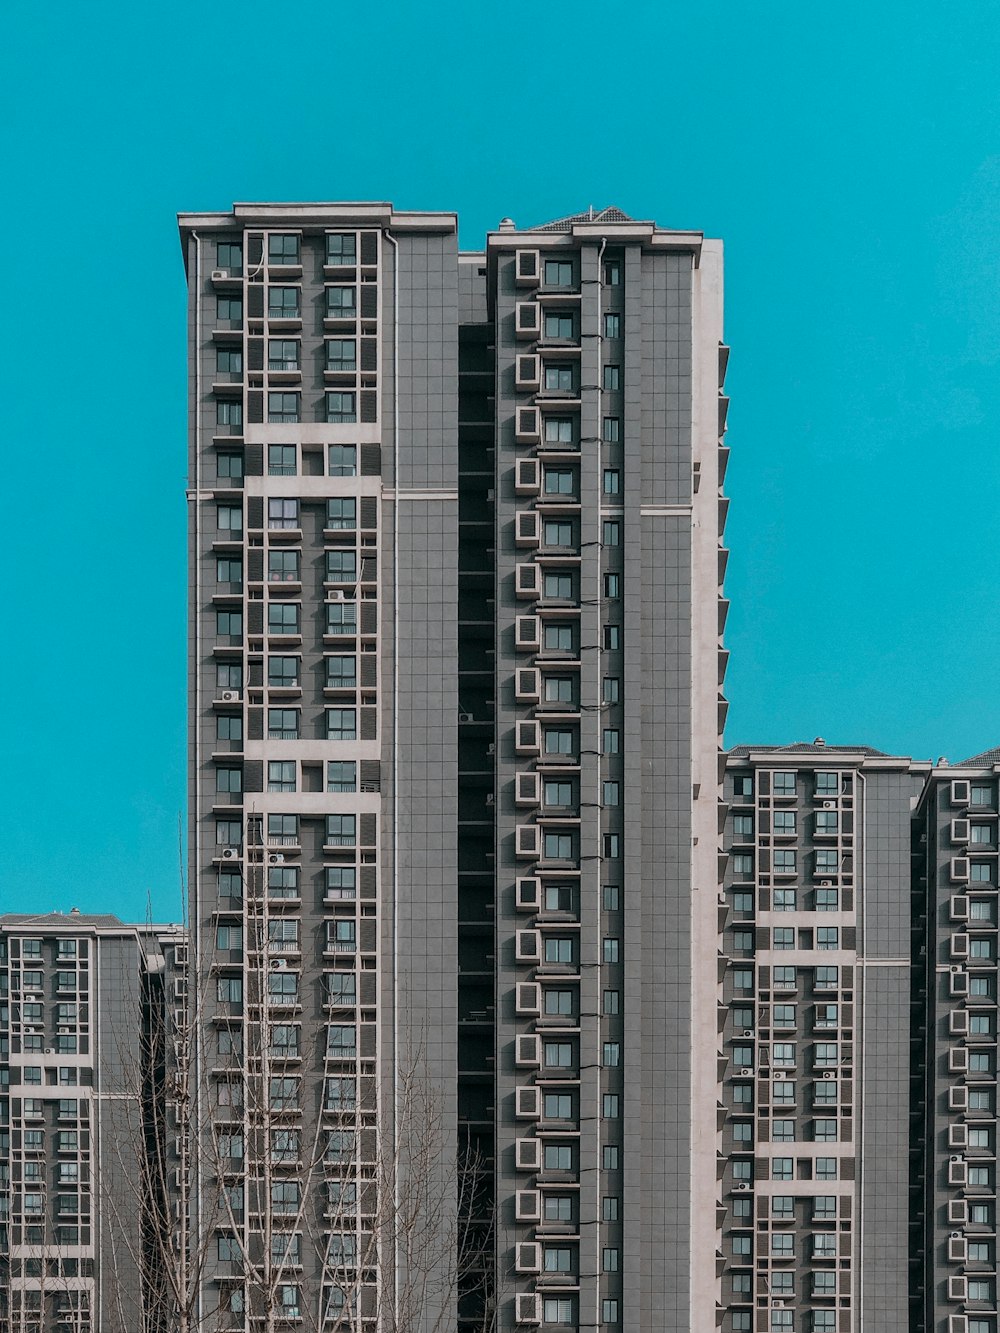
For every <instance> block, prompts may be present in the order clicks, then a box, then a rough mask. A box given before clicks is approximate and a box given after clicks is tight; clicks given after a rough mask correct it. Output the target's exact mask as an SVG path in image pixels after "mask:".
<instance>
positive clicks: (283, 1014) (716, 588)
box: [180, 204, 727, 1333]
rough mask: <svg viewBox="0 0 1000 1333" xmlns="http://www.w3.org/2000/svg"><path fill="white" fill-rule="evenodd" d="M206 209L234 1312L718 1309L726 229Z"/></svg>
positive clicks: (207, 1030)
mask: <svg viewBox="0 0 1000 1333" xmlns="http://www.w3.org/2000/svg"><path fill="white" fill-rule="evenodd" d="M180 225H181V235H182V243H183V249H184V258H185V265H186V270H187V275H188V282H189V290H190V315H189V345H190V358H191V359H190V377H191V453H190V476H189V492H188V495H189V501H190V515H191V524H190V580H191V583H190V586H191V603H190V616H191V622H190V645H191V653H190V670H191V713H190V726H191V738H190V745H191V768H190V775H191V789H190V811H191V825H190V847H191V925H192V960H193V973H192V975H193V976H194V977H197V978H199V981H198V982H197V986H196V990H197V994H196V995H194V996H193V998H192V1001H191V1002H192V1005H193V1009H192V1013H193V1021H194V1026H195V1029H196V1031H197V1033H198V1034H199V1042H200V1043H201V1044H202V1047H203V1050H202V1049H201V1048H199V1055H198V1060H199V1062H200V1072H199V1074H198V1078H197V1083H198V1086H199V1088H200V1089H201V1090H202V1091H200V1092H199V1096H200V1098H201V1109H200V1125H201V1132H200V1141H201V1147H200V1148H199V1151H198V1153H197V1154H196V1155H195V1160H192V1162H191V1163H190V1166H189V1170H190V1174H191V1178H192V1184H191V1194H190V1210H191V1214H192V1219H193V1227H194V1233H195V1236H196V1237H197V1240H198V1245H199V1246H200V1247H201V1249H200V1251H199V1252H205V1253H208V1254H210V1255H211V1259H210V1262H209V1263H208V1264H207V1265H206V1267H205V1270H204V1280H203V1281H202V1283H201V1290H200V1296H199V1301H200V1315H201V1316H202V1317H204V1318H205V1319H207V1320H208V1321H209V1326H212V1327H214V1326H215V1325H216V1324H217V1326H218V1327H220V1328H222V1327H224V1328H236V1327H244V1326H249V1324H246V1325H244V1322H243V1321H244V1320H251V1319H252V1320H254V1321H255V1323H254V1326H257V1324H258V1323H259V1321H260V1320H261V1319H265V1320H271V1324H270V1325H269V1326H274V1327H284V1326H285V1323H283V1322H281V1321H285V1322H286V1323H287V1322H289V1321H295V1320H304V1321H306V1322H307V1323H308V1324H309V1326H318V1327H323V1328H331V1329H332V1328H347V1327H351V1328H352V1329H353V1328H359V1327H360V1328H365V1329H369V1328H370V1329H372V1330H374V1329H376V1328H380V1329H381V1328H384V1329H403V1328H405V1329H407V1330H418V1329H419V1330H420V1331H421V1333H437V1331H438V1330H441V1331H442V1333H443V1330H452V1329H456V1328H459V1329H462V1330H463V1333H473V1330H481V1329H483V1328H494V1327H495V1328H497V1329H500V1330H504V1333H506V1331H507V1330H512V1329H515V1328H522V1327H531V1326H541V1327H542V1328H547V1329H553V1330H555V1329H560V1330H565V1329H577V1328H581V1329H582V1328H599V1329H602V1330H607V1333H614V1331H615V1330H623V1329H637V1328H643V1329H653V1328H662V1329H671V1330H674V1329H676V1330H681V1329H684V1330H686V1331H687V1330H691V1331H693V1333H708V1330H712V1329H714V1328H715V1327H716V1311H717V1303H718V1294H719V1279H718V1275H717V1257H716V1248H717V1217H716V1211H715V1207H714V1203H715V1200H716V1197H717V1191H718V1189H719V1188H720V1185H719V1181H718V1170H717V1159H718V1135H717V1130H716V1118H717V1086H716V1068H715V1063H714V1059H713V1058H706V1057H705V1055H704V1054H703V1053H704V1052H710V1051H714V1049H715V1044H716V1041H717V1014H718V1000H719V983H718V978H717V976H716V973H715V970H714V969H713V968H705V967H704V966H701V965H699V962H698V960H699V959H701V958H704V957H710V958H713V959H714V957H715V954H716V936H717V925H718V905H717V876H718V852H719V828H718V804H717V802H718V792H719V782H720V733H721V726H722V719H723V715H724V708H725V705H724V702H723V700H722V697H721V693H720V690H721V680H722V674H723V670H724V665H725V655H724V653H723V652H722V650H721V647H720V634H721V628H722V623H723V621H724V617H725V610H726V604H725V602H724V601H723V600H722V596H721V591H720V587H721V575H722V571H723V569H724V564H725V552H724V550H723V549H722V547H721V534H722V530H723V525H724V519H725V501H724V500H723V499H722V498H721V483H722V478H723V474H724V470H725V460H726V450H725V449H724V448H723V447H722V446H721V443H720V441H721V437H722V434H723V432H724V428H725V410H726V406H727V403H726V399H725V398H724V397H723V396H722V394H721V387H720V386H721V383H722V378H723V374H724V370H725V362H726V355H727V349H726V348H725V347H724V346H723V344H722V272H721V263H722V261H721V247H720V246H719V245H718V243H715V242H711V241H707V240H705V239H704V238H703V237H702V236H701V235H700V234H698V233H693V232H675V231H669V230H665V229H663V228H660V227H658V226H656V225H654V224H652V223H647V222H635V221H633V220H631V219H629V218H628V217H626V216H625V215H624V214H623V213H621V212H619V211H618V210H616V209H607V210H605V211H604V212H601V213H594V211H593V210H590V211H588V212H586V213H582V214H579V215H576V216H573V217H568V218H565V219H561V220H559V221H556V222H553V223H550V224H547V225H544V226H541V227H538V228H533V229H529V230H518V229H517V228H516V227H515V226H514V224H513V223H511V222H509V221H507V220H505V221H504V222H503V223H501V225H500V227H499V229H498V230H497V231H496V232H494V233H491V234H490V236H489V238H488V242H487V246H486V249H485V251H483V252H482V253H473V254H462V255H459V253H458V251H457V243H456V242H457V238H456V219H455V217H454V215H452V214H413V213H404V212H400V211H398V210H395V209H393V208H392V207H391V206H390V205H387V204H329V205H287V206H286V205H237V206H236V207H235V208H234V209H233V211H232V212H231V213H226V214H207V215H190V214H186V215H182V217H181V219H180ZM205 978H210V980H209V981H207V982H206V980H205ZM220 1145H221V1146H220ZM220 1196H223V1197H224V1207H222V1208H220V1206H219V1198H220ZM411 1205H412V1207H411ZM401 1219H402V1221H401ZM418 1292H419V1297H418V1294H417V1293H418ZM212 1320H214V1321H215V1324H213V1323H212ZM275 1321H277V1322H275Z"/></svg>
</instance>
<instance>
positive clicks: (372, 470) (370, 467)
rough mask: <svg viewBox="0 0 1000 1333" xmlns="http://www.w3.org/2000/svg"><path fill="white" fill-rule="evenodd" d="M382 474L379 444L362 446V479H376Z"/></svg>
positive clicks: (380, 447)
mask: <svg viewBox="0 0 1000 1333" xmlns="http://www.w3.org/2000/svg"><path fill="white" fill-rule="evenodd" d="M381 472H382V446H381V445H380V444H363V445H362V446H361V475H362V476H363V477H378V476H380V475H381Z"/></svg>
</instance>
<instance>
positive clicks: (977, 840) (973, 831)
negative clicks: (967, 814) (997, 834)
mask: <svg viewBox="0 0 1000 1333" xmlns="http://www.w3.org/2000/svg"><path fill="white" fill-rule="evenodd" d="M969 841H970V842H971V843H973V844H978V845H979V846H980V847H991V846H992V845H993V843H994V841H995V839H994V836H993V825H992V824H977V823H972V824H970V825H969Z"/></svg>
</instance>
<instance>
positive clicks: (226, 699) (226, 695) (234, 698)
mask: <svg viewBox="0 0 1000 1333" xmlns="http://www.w3.org/2000/svg"><path fill="white" fill-rule="evenodd" d="M222 702H223V703H224V704H238V703H239V702H240V692H239V690H223V691H222Z"/></svg>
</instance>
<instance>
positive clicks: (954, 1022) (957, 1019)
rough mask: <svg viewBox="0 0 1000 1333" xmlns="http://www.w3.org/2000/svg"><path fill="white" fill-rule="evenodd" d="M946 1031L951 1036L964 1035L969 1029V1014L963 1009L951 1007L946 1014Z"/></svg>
mask: <svg viewBox="0 0 1000 1333" xmlns="http://www.w3.org/2000/svg"><path fill="white" fill-rule="evenodd" d="M948 1031H949V1033H950V1034H951V1035H952V1036H953V1037H964V1036H965V1035H966V1033H967V1032H968V1031H969V1015H968V1013H967V1012H966V1011H965V1010H964V1009H952V1010H951V1012H950V1013H949V1014H948Z"/></svg>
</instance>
